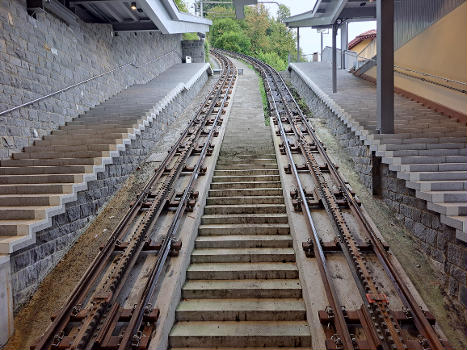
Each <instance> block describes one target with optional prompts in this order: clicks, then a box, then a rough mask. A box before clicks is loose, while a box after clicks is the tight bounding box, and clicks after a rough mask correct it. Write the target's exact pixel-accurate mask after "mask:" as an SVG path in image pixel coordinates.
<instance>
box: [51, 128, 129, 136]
mask: <svg viewBox="0 0 467 350" xmlns="http://www.w3.org/2000/svg"><path fill="white" fill-rule="evenodd" d="M105 132H109V133H114V134H127V133H130V134H132V133H134V129H133V128H122V127H115V128H107V129H106V130H105ZM71 134H73V135H75V136H77V135H100V134H102V130H101V129H97V128H93V127H89V128H83V129H77V130H75V129H70V130H54V131H52V133H51V135H57V136H65V135H71Z"/></svg>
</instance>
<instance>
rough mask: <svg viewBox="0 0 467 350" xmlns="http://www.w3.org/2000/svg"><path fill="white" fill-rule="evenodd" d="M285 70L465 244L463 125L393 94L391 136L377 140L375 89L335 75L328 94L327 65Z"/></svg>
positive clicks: (466, 173)
mask: <svg viewBox="0 0 467 350" xmlns="http://www.w3.org/2000/svg"><path fill="white" fill-rule="evenodd" d="M289 70H290V71H291V74H292V82H294V78H293V76H294V74H296V78H297V77H298V78H299V80H300V82H299V85H301V86H302V88H301V89H300V88H298V90H299V92H300V93H301V94H302V93H303V92H304V91H300V90H303V86H306V87H307V88H308V89H309V91H308V92H309V95H308V96H309V98H308V99H310V98H311V99H314V102H312V103H318V102H319V103H323V104H324V105H325V106H326V107H327V108H328V109H329V110H330V111H331V112H332V113H333V114H334V115H336V116H337V118H338V119H339V120H340V122H341V123H343V124H344V125H345V126H346V127H347V128H348V129H350V131H351V132H352V133H354V135H355V137H357V138H358V140H359V141H361V142H362V143H363V144H364V145H366V146H368V147H369V150H370V151H371V152H374V155H376V157H381V162H382V163H383V164H387V165H388V167H389V170H391V171H394V172H396V173H397V178H398V179H401V180H404V181H405V185H406V187H407V188H408V189H413V190H414V191H415V196H416V197H417V198H419V199H422V200H424V201H426V207H427V209H428V210H430V211H433V212H435V213H439V214H440V221H441V223H443V224H445V225H447V226H449V227H451V228H454V229H455V233H456V237H457V239H458V240H461V241H463V242H466V241H467V147H466V142H467V139H466V135H467V128H466V123H465V121H461V120H457V119H455V118H449V117H448V116H446V115H443V114H441V113H438V112H436V111H434V110H432V109H429V108H427V107H425V106H423V105H422V104H420V103H418V102H415V101H412V100H410V99H407V98H405V97H403V96H401V95H398V94H395V96H394V111H395V133H394V134H384V135H381V134H378V133H377V131H376V86H375V85H374V84H373V83H371V82H368V81H366V80H363V79H361V78H358V77H356V76H354V75H353V74H351V73H349V72H347V71H346V70H338V71H337V90H338V91H337V93H332V79H331V65H330V64H328V63H322V62H313V63H291V64H290V66H289ZM294 85H296V84H294ZM296 88H297V86H296ZM310 96H311V97H310ZM307 102H309V101H307ZM428 226H430V225H428ZM428 228H429V229H431V227H428Z"/></svg>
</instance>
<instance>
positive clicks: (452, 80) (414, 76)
mask: <svg viewBox="0 0 467 350" xmlns="http://www.w3.org/2000/svg"><path fill="white" fill-rule="evenodd" d="M362 51H363V50H362ZM360 53H361V52H360ZM360 53H359V54H357V55H355V56H354V55H352V58H355V59H356V61H357V63H358V62H359V61H365V62H368V61H371V62H374V63H376V59H375V58H367V57H362V56H361V55H360ZM345 54H346V55H350V53H349V51H345ZM358 68H359V67H358ZM398 70H402V71H406V72H410V73H412V74H409V73H405V72H400V71H398ZM394 71H395V72H396V73H399V74H402V75H406V76H408V77H410V78H415V79H419V80H421V81H426V82H427V83H430V84H434V85H438V86H441V87H444V88H447V89H451V90H455V91H458V92H461V93H463V94H466V93H467V91H466V89H465V88H464V89H461V88H457V87H454V86H449V85H446V84H443V83H440V82H437V81H433V80H430V79H425V78H423V77H430V78H434V79H439V80H442V81H444V82H446V83H453V84H459V85H462V86H464V87H467V83H466V82H464V81H459V80H455V79H449V78H446V77H441V76H439V75H435V74H431V73H426V72H419V71H417V70H415V69H411V68H406V67H401V66H398V65H396V64H395V65H394ZM413 74H418V75H421V76H423V77H419V76H416V75H413Z"/></svg>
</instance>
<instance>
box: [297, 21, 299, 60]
mask: <svg viewBox="0 0 467 350" xmlns="http://www.w3.org/2000/svg"><path fill="white" fill-rule="evenodd" d="M297 62H300V28H297Z"/></svg>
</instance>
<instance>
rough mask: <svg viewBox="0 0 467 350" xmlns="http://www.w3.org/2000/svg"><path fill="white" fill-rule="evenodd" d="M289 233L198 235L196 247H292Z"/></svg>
mask: <svg viewBox="0 0 467 350" xmlns="http://www.w3.org/2000/svg"><path fill="white" fill-rule="evenodd" d="M292 246H293V241H292V236H290V235H221V236H198V237H197V238H196V241H195V247H196V248H200V249H201V248H286V247H292Z"/></svg>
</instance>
